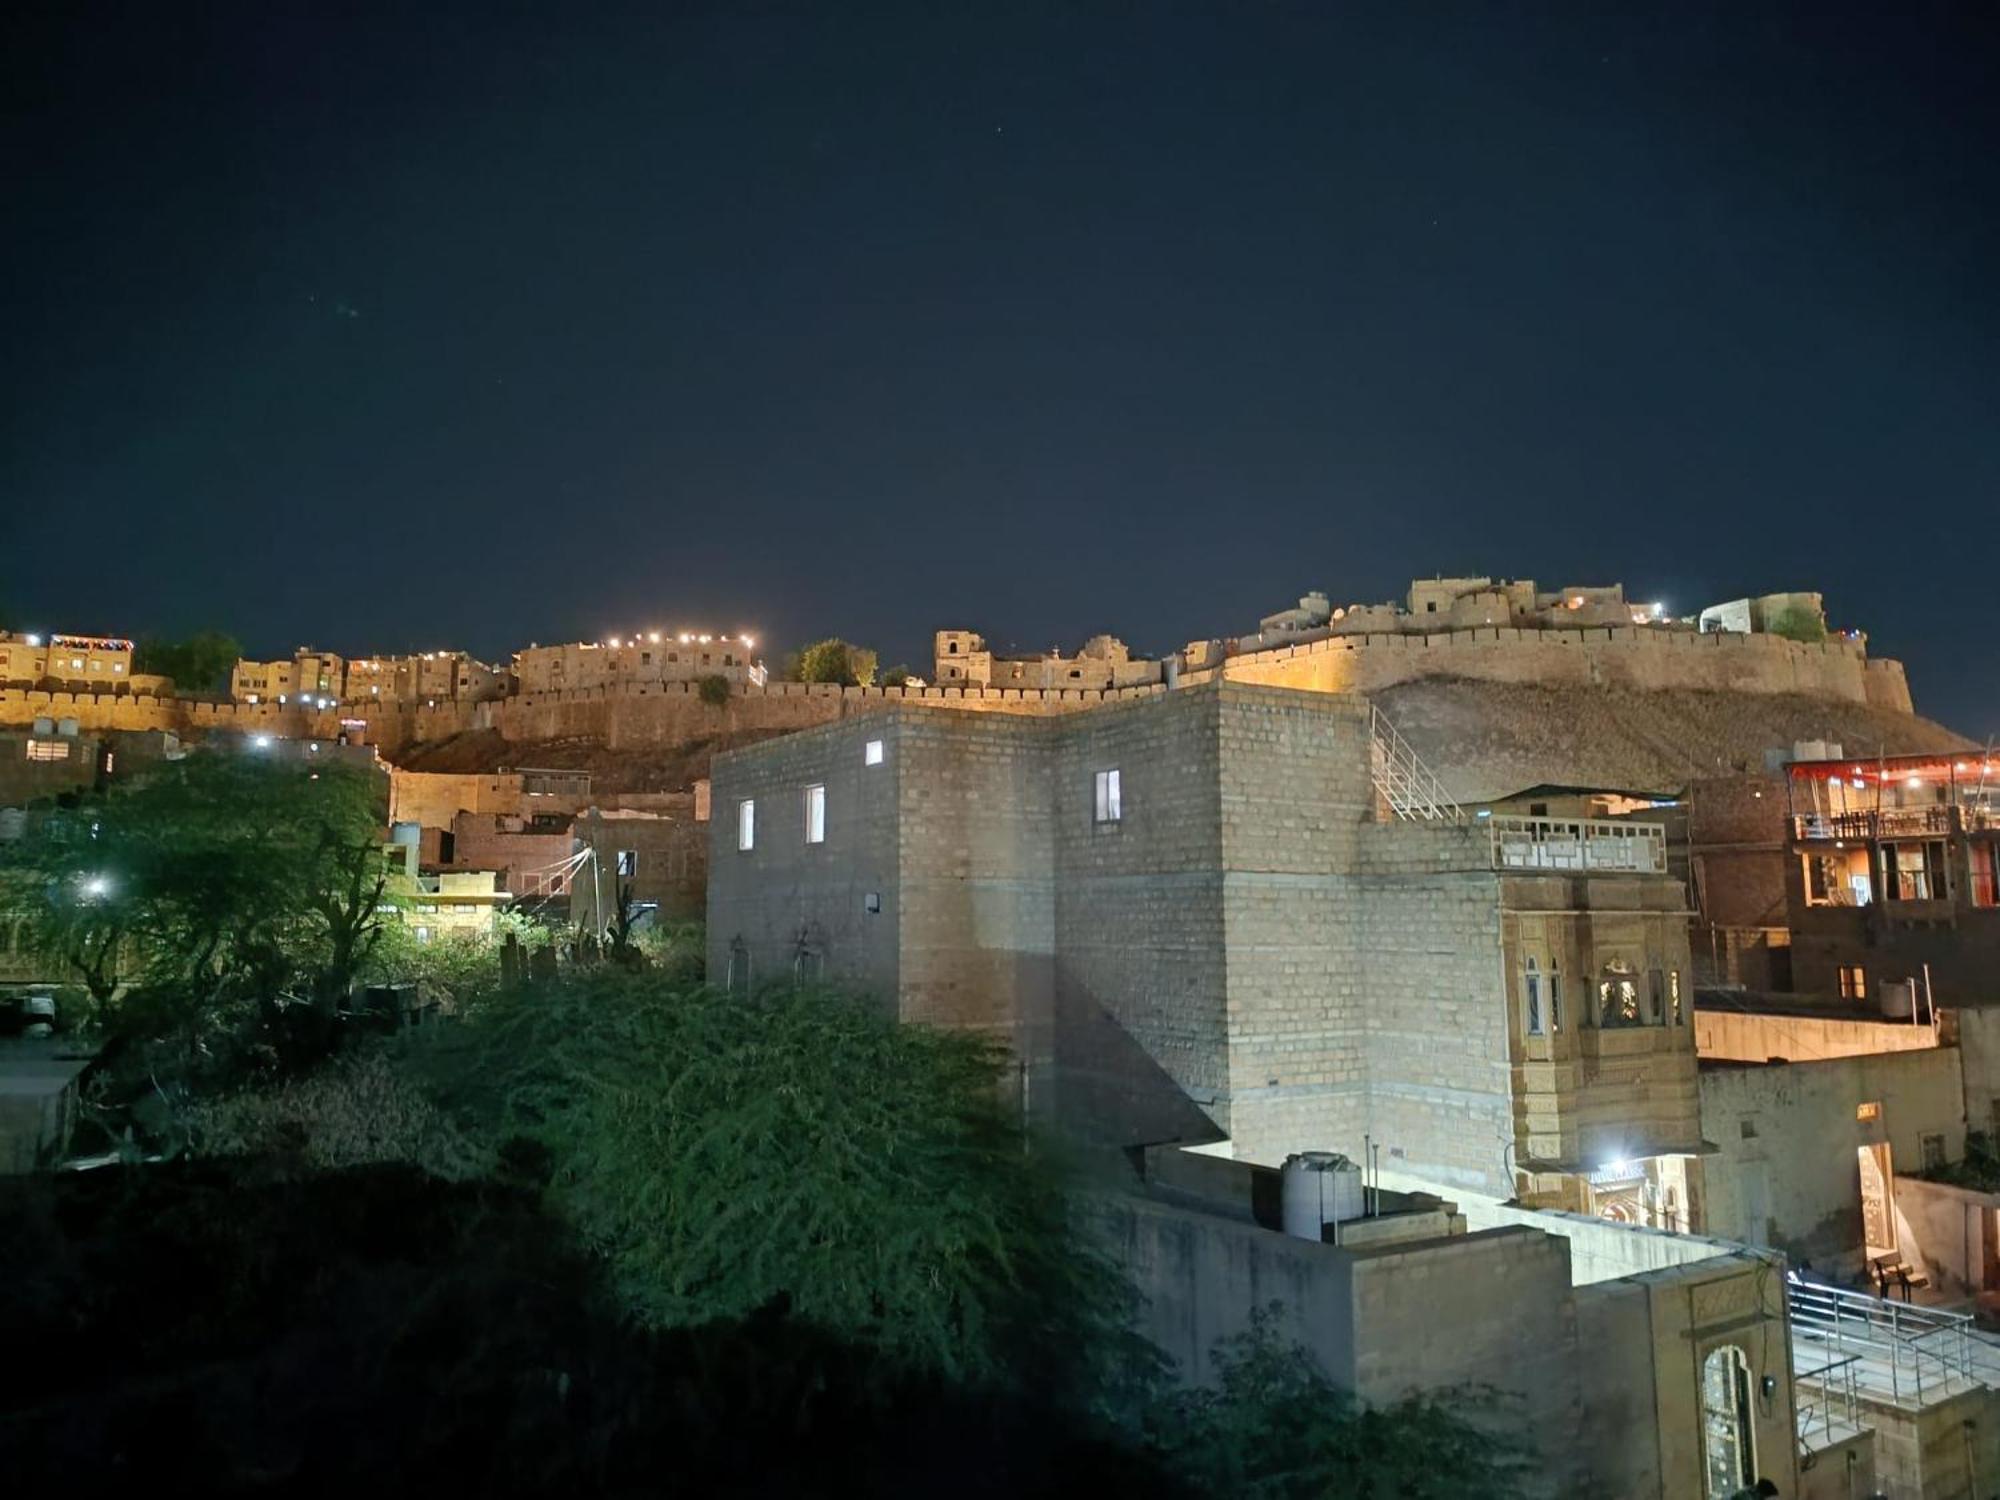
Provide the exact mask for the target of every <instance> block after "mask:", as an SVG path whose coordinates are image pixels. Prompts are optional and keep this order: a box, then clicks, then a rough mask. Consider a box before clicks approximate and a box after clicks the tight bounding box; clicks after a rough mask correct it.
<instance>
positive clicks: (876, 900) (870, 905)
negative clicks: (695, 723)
mask: <svg viewBox="0 0 2000 1500" xmlns="http://www.w3.org/2000/svg"><path fill="white" fill-rule="evenodd" d="M861 909H862V910H863V911H868V912H879V911H880V910H881V909H882V893H881V892H880V891H870V892H869V893H868V894H867V895H866V896H864V897H862V898H861Z"/></svg>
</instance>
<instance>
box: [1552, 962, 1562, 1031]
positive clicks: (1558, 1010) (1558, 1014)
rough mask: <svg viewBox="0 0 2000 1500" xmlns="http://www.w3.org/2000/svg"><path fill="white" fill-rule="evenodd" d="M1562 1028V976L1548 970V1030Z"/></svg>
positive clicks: (1559, 1029)
mask: <svg viewBox="0 0 2000 1500" xmlns="http://www.w3.org/2000/svg"><path fill="white" fill-rule="evenodd" d="M1562 1029H1563V977H1562V975H1561V974H1559V973H1557V972H1556V971H1555V970H1554V969H1550V970H1549V1030H1551V1031H1561V1030H1562Z"/></svg>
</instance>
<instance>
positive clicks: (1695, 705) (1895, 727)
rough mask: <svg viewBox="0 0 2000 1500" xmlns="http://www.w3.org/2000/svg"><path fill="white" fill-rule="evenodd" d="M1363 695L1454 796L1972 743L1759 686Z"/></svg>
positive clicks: (1684, 778) (1661, 786)
mask: <svg viewBox="0 0 2000 1500" xmlns="http://www.w3.org/2000/svg"><path fill="white" fill-rule="evenodd" d="M1373 696H1374V701H1375V703H1376V705H1377V706H1378V707H1380V708H1381V710H1382V712H1383V713H1385V714H1387V715H1388V717H1389V719H1390V720H1391V722H1393V723H1394V724H1395V726H1396V728H1397V729H1398V730H1400V731H1401V732H1402V734H1403V737H1404V738H1405V739H1407V740H1408V741H1409V742H1410V744H1411V746H1412V747H1413V748H1414V749H1415V750H1416V752H1417V754H1418V755H1420V756H1422V757H1423V758H1424V760H1425V761H1427V762H1428V763H1429V764H1430V766H1431V768H1432V769H1433V770H1435V771H1436V772H1437V773H1438V775H1439V777H1441V778H1442V779H1443V781H1444V783H1445V785H1446V786H1447V787H1449V788H1450V789H1451V792H1452V794H1453V795H1454V796H1455V797H1457V798H1458V799H1459V800H1460V801H1462V802H1476V801H1485V800H1488V799H1491V798H1495V797H1502V796H1506V795H1508V794H1510V793H1512V792H1516V791H1521V790H1523V789H1525V788H1527V787H1531V786H1539V785H1544V784H1547V785H1560V786H1597V787H1616V788H1620V789H1624V790H1630V791H1659V792H1669V791H1678V790H1679V789H1680V788H1682V787H1683V786H1685V785H1686V784H1687V783H1688V781H1689V780H1691V779H1693V778H1695V777H1700V776H1717V775H1728V774H1731V773H1735V772H1741V771H1756V770H1762V769H1763V767H1764V764H1765V752H1766V751H1767V750H1771V749H1780V750H1783V751H1785V752H1787V753H1789V752H1790V750H1791V747H1792V746H1793V744H1795V743H1796V742H1798V741H1800V740H1827V741H1831V742H1834V743H1837V744H1839V745H1840V746H1841V747H1842V753H1843V754H1846V755H1855V756H1870V755H1876V754H1878V753H1879V754H1887V755H1899V754H1908V753H1917V752H1924V751H1937V750H1957V749H1967V748H1972V742H1971V741H1969V740H1967V739H1966V738H1965V737H1964V736H1962V735H1958V734H1955V733H1953V732H1952V731H1951V730H1949V729H1946V728H1945V727H1944V726H1943V725H1942V724H1937V723H1933V722H1932V721H1931V720H1929V719H1924V718H1919V717H1917V716H1915V715H1912V714H1901V713H1894V712H1890V711H1888V710H1885V709H1879V708H1870V707H1866V706H1864V705H1861V704H1857V703H1842V702H1829V701H1827V700H1825V699H1820V698H1804V697H1787V696H1780V695H1774V694H1766V693H1725V692H1712V691H1697V690H1693V689H1668V690H1664V691H1660V692H1640V691H1635V690H1632V689H1625V688H1604V687H1591V688H1585V687H1537V686H1517V685H1514V684H1509V683H1496V682H1470V681H1463V680H1458V679H1432V680H1428V681H1423V682H1409V683H1404V684H1402V685H1400V686H1397V687H1392V688H1385V689H1383V690H1382V691H1380V692H1378V693H1376V694H1374V695H1373Z"/></svg>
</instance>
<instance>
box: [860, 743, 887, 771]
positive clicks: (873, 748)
mask: <svg viewBox="0 0 2000 1500" xmlns="http://www.w3.org/2000/svg"><path fill="white" fill-rule="evenodd" d="M861 764H862V765H864V766H879V765H881V764H882V742H881V741H880V740H870V741H869V742H868V744H867V745H866V747H865V748H863V750H862V752H861Z"/></svg>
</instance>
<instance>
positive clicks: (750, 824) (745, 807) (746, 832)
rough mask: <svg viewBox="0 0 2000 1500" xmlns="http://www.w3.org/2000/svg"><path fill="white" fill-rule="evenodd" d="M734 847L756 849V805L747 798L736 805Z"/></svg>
mask: <svg viewBox="0 0 2000 1500" xmlns="http://www.w3.org/2000/svg"><path fill="white" fill-rule="evenodd" d="M736 847H737V848H738V849H754V848H756V847H757V804H756V803H755V802H754V801H752V800H751V799H750V798H748V797H745V798H744V799H743V800H742V801H741V802H739V803H737V804H736Z"/></svg>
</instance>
